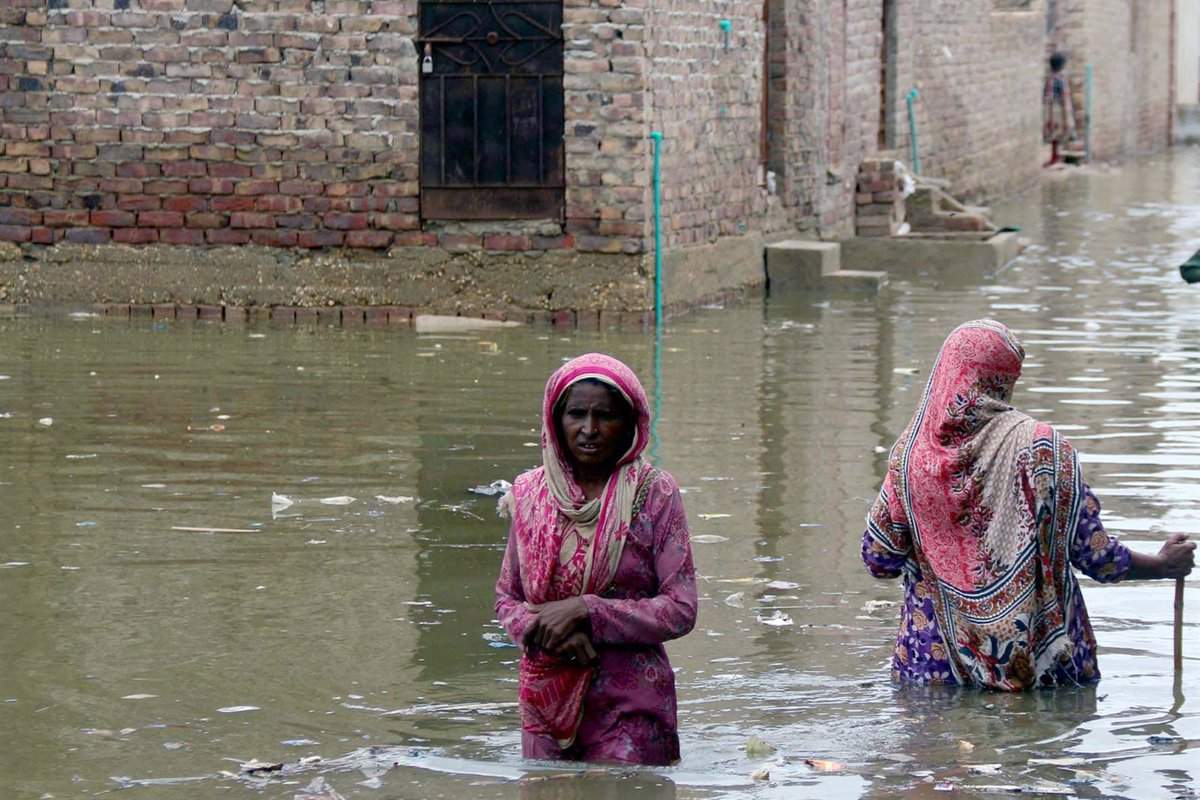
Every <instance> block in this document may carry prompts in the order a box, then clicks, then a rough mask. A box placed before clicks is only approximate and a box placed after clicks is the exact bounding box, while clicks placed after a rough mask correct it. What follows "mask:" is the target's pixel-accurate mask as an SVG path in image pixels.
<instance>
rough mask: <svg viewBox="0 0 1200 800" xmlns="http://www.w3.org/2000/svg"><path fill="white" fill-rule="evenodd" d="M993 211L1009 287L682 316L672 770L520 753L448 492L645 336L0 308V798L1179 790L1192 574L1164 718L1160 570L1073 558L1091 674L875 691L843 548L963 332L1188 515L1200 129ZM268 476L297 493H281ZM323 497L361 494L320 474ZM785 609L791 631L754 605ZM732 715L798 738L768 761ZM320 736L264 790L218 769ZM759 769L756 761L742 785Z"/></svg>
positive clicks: (878, 655) (1194, 430)
mask: <svg viewBox="0 0 1200 800" xmlns="http://www.w3.org/2000/svg"><path fill="white" fill-rule="evenodd" d="M998 215H999V216H1000V218H1001V220H1002V221H1003V222H1008V223H1016V224H1020V225H1022V226H1023V227H1024V229H1025V232H1026V234H1027V235H1029V236H1030V237H1031V238H1032V239H1034V240H1035V241H1036V242H1038V243H1039V244H1038V245H1037V246H1035V247H1034V248H1032V249H1031V250H1029V251H1028V252H1027V253H1026V254H1025V255H1024V256H1023V257H1022V258H1021V259H1020V261H1019V262H1018V263H1017V264H1015V265H1014V266H1013V267H1012V268H1010V269H1008V270H1007V271H1005V272H1004V273H1002V274H1001V275H998V276H995V277H993V278H989V279H985V280H983V281H977V280H967V281H963V280H943V279H939V278H937V277H936V276H930V275H924V276H921V275H916V276H913V277H911V278H909V279H900V280H896V281H894V282H893V285H892V288H891V290H890V291H889V292H888V293H887V294H886V295H885V296H883V297H881V298H880V299H878V300H865V299H857V300H856V299H826V298H822V297H819V296H812V295H809V296H799V295H797V296H791V297H772V298H770V299H769V300H768V301H766V302H760V301H749V302H746V303H744V304H742V305H739V306H737V307H735V308H731V309H725V310H706V311H702V312H699V313H696V314H693V315H691V316H689V317H687V318H685V319H682V320H680V321H678V322H675V323H673V324H672V325H671V326H670V329H669V331H668V332H667V334H666V336H665V338H664V340H663V343H662V349H661V351H660V352H659V356H660V358H661V380H660V382H659V384H658V391H657V392H656V394H657V395H658V397H659V400H658V403H659V407H658V414H659V422H658V433H659V437H660V444H659V446H658V448H657V454H658V456H659V458H660V462H661V463H662V464H663V465H664V466H666V467H667V468H669V469H670V470H671V471H673V472H674V473H675V475H676V476H677V477H678V479H679V481H680V483H681V485H682V486H684V487H686V492H687V493H686V496H685V500H686V502H687V505H688V510H689V513H690V515H691V520H692V523H693V534H694V535H695V536H696V544H695V550H696V556H697V561H698V566H699V569H700V571H701V573H702V574H703V580H702V584H701V591H702V603H701V612H700V613H701V616H700V622H699V624H698V626H697V629H696V631H695V632H694V633H693V634H692V635H691V636H689V637H687V638H686V639H684V640H682V641H680V642H677V643H674V644H673V645H672V646H671V647H670V652H671V656H672V659H673V661H674V663H675V665H676V667H677V669H678V673H679V674H678V681H679V686H680V701H681V719H680V723H681V729H682V730H681V732H682V739H683V750H684V759H683V763H682V764H681V765H680V766H679V767H678V768H676V769H673V770H663V771H659V772H657V773H641V774H632V775H630V774H621V773H613V772H609V773H600V774H586V775H577V774H572V773H569V772H568V773H566V774H563V773H556V772H547V771H544V770H539V769H538V768H537V767H535V766H530V765H524V764H522V762H521V761H520V758H519V743H518V734H517V727H518V722H517V717H516V712H515V705H514V699H515V689H516V687H515V670H514V666H515V658H516V652H515V650H514V649H512V648H511V647H507V646H504V640H503V636H502V634H501V632H500V629H499V628H498V627H497V625H496V624H495V623H494V622H493V621H492V592H491V586H492V582H493V579H494V576H495V573H496V569H497V566H498V562H499V558H500V554H501V547H502V542H503V538H504V535H505V529H504V527H503V525H502V523H501V522H500V521H499V520H497V519H496V517H495V515H494V513H493V505H494V503H493V501H492V500H490V499H487V498H481V497H478V496H476V495H472V494H469V493H467V492H466V489H467V487H470V486H474V485H476V484H481V483H488V482H490V481H492V480H494V479H496V478H511V477H512V476H513V475H514V474H516V473H517V472H519V471H520V470H522V469H524V468H526V467H529V466H532V465H533V464H534V463H535V461H536V459H537V458H538V450H537V449H536V448H535V447H534V446H533V445H534V443H535V441H536V433H535V426H536V425H537V410H538V404H539V399H540V392H541V387H542V384H543V382H544V380H545V377H546V375H547V374H548V373H549V372H550V371H551V370H552V369H553V368H554V367H555V366H556V365H558V364H559V363H561V361H562V360H563V359H564V358H567V357H569V356H573V355H576V354H578V353H580V352H583V351H587V350H594V349H601V350H606V351H609V352H612V353H614V354H616V355H618V356H620V357H622V358H624V359H626V360H627V361H629V362H630V363H631V364H632V365H634V366H635V368H636V369H638V371H639V372H640V374H641V375H642V376H643V378H644V379H645V381H646V383H647V385H648V386H652V385H653V384H654V383H655V343H654V341H653V337H644V336H641V335H637V334H630V333H586V332H579V333H575V334H571V335H561V334H559V333H548V332H546V331H516V332H503V333H501V334H498V335H491V334H489V335H483V336H477V335H468V336H446V337H432V336H416V335H414V334H412V333H410V332H395V331H370V330H312V329H309V330H279V329H274V328H261V329H258V328H245V329H242V328H234V327H220V326H214V325H207V324H198V323H193V324H174V323H173V324H154V323H151V322H149V321H145V322H139V321H134V322H132V323H116V322H112V321H107V320H98V319H88V318H79V319H71V320H67V319H63V318H59V319H54V320H46V319H6V320H0V336H2V337H3V338H2V340H0V341H3V344H4V346H3V349H2V352H0V375H3V376H4V378H3V380H0V414H3V417H0V503H3V508H4V512H3V515H2V516H0V526H2V535H0V565H4V567H3V568H0V603H2V607H3V609H4V614H3V621H0V653H2V659H3V661H2V663H0V735H2V738H3V747H2V748H0V749H2V755H0V786H3V787H5V789H4V790H3V791H2V792H0V794H2V795H3V796H4V797H20V798H24V797H29V798H41V797H55V798H72V797H84V796H95V795H101V794H106V793H110V792H119V793H120V796H122V797H130V798H172V799H173V798H179V799H180V800H184V799H190V798H210V797H218V796H219V797H233V798H238V797H267V798H292V797H293V796H297V795H298V796H305V792H304V789H305V787H311V788H312V789H313V790H314V791H313V792H310V793H309V795H315V793H316V789H317V786H319V784H320V783H321V782H323V783H324V785H325V786H326V787H332V789H333V790H334V791H336V792H338V793H340V795H342V796H344V797H346V798H351V797H355V798H369V797H380V798H426V797H453V798H459V797H497V798H517V797H520V798H524V799H526V800H532V799H534V798H536V799H537V800H551V799H553V800H563V799H565V798H580V799H581V800H585V799H597V800H598V799H599V798H618V797H620V798H625V797H646V798H655V800H659V799H661V798H674V797H680V798H692V797H697V798H699V797H704V798H707V797H730V798H783V797H787V798H852V797H889V796H896V795H898V794H900V793H901V792H905V791H906V792H908V793H909V796H913V797H930V798H933V797H947V796H954V795H947V794H943V793H941V792H937V791H935V785H936V784H938V783H943V782H953V781H960V782H961V783H962V784H963V785H993V786H994V785H1000V784H1009V785H1011V784H1020V785H1029V784H1034V783H1046V782H1050V783H1053V784H1055V785H1056V786H1058V787H1059V788H1060V789H1062V790H1063V791H1070V792H1072V793H1074V794H1076V795H1078V796H1081V797H1100V796H1107V797H1137V798H1167V797H1174V796H1177V795H1180V794H1184V793H1186V792H1188V791H1189V787H1194V785H1195V781H1196V779H1197V772H1198V770H1200V767H1197V764H1200V761H1198V760H1197V759H1198V758H1200V637H1197V636H1196V631H1197V629H1198V627H1200V625H1198V623H1197V622H1196V620H1197V619H1200V600H1197V599H1195V598H1196V588H1195V587H1196V586H1197V585H1198V584H1200V580H1196V579H1193V580H1192V581H1191V585H1192V586H1193V589H1192V591H1191V597H1190V598H1189V602H1188V613H1187V618H1188V619H1189V620H1190V622H1189V624H1188V628H1187V631H1186V636H1187V645H1186V647H1185V649H1186V650H1187V651H1188V653H1189V658H1188V661H1187V663H1186V666H1185V673H1184V676H1183V682H1182V694H1183V695H1184V696H1185V697H1186V698H1187V700H1186V701H1185V702H1184V703H1183V704H1182V706H1179V705H1178V704H1177V703H1176V697H1175V692H1174V691H1173V686H1172V667H1171V599H1172V591H1171V586H1170V585H1169V584H1167V583H1159V584H1130V585H1125V586H1117V587H1105V588H1101V587H1100V586H1098V585H1096V584H1094V583H1091V582H1086V585H1085V595H1086V598H1087V602H1088V606H1089V608H1090V610H1091V613H1092V619H1093V622H1094V624H1095V626H1096V629H1097V636H1098V638H1099V640H1100V643H1101V666H1102V669H1103V671H1104V674H1105V678H1104V680H1103V681H1102V682H1101V683H1100V685H1099V687H1098V688H1095V689H1087V690H1078V691H1071V690H1060V691H1058V692H1055V693H1053V694H1047V693H1036V694H1029V695H1025V696H997V695H994V694H979V693H975V692H956V691H942V692H927V691H911V690H904V691H899V690H896V689H894V688H893V687H892V686H891V685H890V684H889V682H888V677H887V667H886V664H887V661H888V658H889V655H890V642H891V638H892V636H893V633H894V629H895V626H896V619H895V613H896V609H894V608H887V609H876V608H875V606H874V605H872V606H868V605H867V604H868V603H869V602H870V601H879V600H897V599H899V597H900V588H899V586H898V585H897V584H895V583H888V582H878V581H874V580H872V579H871V578H870V577H869V576H868V575H867V573H866V572H865V571H864V570H863V568H862V567H861V565H860V562H859V557H858V551H859V537H860V533H861V530H862V518H863V514H864V512H865V509H866V507H867V505H868V504H869V502H870V500H871V499H872V497H873V495H874V492H875V490H876V488H877V485H878V482H879V479H880V477H881V475H882V472H883V469H884V459H885V455H884V454H883V453H882V452H881V449H882V448H886V447H888V446H889V445H890V444H891V443H892V440H893V439H894V437H895V435H896V434H897V432H898V431H899V430H900V428H901V427H902V426H903V424H904V423H905V422H906V421H907V418H908V416H909V414H910V412H911V410H912V407H913V405H914V403H915V402H916V399H917V397H918V395H919V393H920V391H921V388H922V385H923V381H924V375H925V370H926V368H927V365H928V363H929V361H930V359H931V358H932V357H933V355H934V354H935V352H936V349H937V347H938V345H939V344H940V342H941V340H942V338H943V337H944V336H945V334H946V332H947V331H949V330H950V329H951V328H952V327H954V325H956V324H957V323H958V322H961V321H963V320H965V319H970V318H973V317H977V316H983V315H992V316H996V317H998V318H1000V319H1003V320H1004V321H1006V322H1007V323H1009V324H1010V325H1012V326H1013V327H1014V328H1016V329H1017V330H1018V331H1019V332H1020V333H1021V335H1022V336H1023V338H1024V341H1025V344H1026V347H1027V349H1028V351H1029V354H1030V357H1029V359H1028V369H1027V372H1026V378H1025V379H1024V381H1023V383H1022V384H1021V386H1020V387H1019V388H1018V397H1017V402H1018V403H1020V404H1021V405H1022V406H1023V407H1024V408H1026V409H1027V410H1029V411H1031V412H1033V413H1035V414H1038V415H1040V416H1042V417H1044V418H1046V419H1048V420H1050V421H1052V422H1054V423H1056V424H1058V425H1059V426H1060V427H1061V428H1062V429H1063V430H1065V431H1067V432H1068V433H1069V435H1070V436H1072V438H1073V440H1074V441H1075V443H1076V444H1077V445H1078V447H1079V448H1080V449H1081V450H1082V451H1083V453H1084V455H1085V468H1086V476H1087V479H1088V480H1089V482H1090V483H1091V484H1092V485H1093V487H1094V488H1095V489H1096V491H1097V493H1098V494H1099V495H1100V497H1101V499H1102V500H1104V501H1105V505H1106V512H1105V519H1106V521H1107V524H1108V525H1109V527H1110V528H1111V529H1112V530H1114V531H1117V532H1120V533H1122V534H1123V536H1124V537H1125V538H1126V539H1127V540H1128V541H1130V542H1132V543H1133V544H1134V545H1135V546H1136V547H1139V548H1141V549H1147V550H1153V549H1156V547H1157V545H1156V544H1155V540H1156V539H1158V538H1160V537H1161V534H1157V533H1153V532H1151V531H1150V528H1151V526H1152V525H1153V524H1155V523H1162V524H1164V525H1165V526H1166V527H1167V528H1168V529H1170V530H1179V531H1188V532H1197V533H1200V489H1197V488H1196V487H1197V486H1200V482H1198V481H1197V479H1198V478H1200V311H1197V309H1200V288H1188V287H1186V286H1185V285H1184V284H1182V283H1181V282H1180V280H1179V278H1178V273H1177V272H1176V270H1175V265H1176V264H1177V263H1178V262H1179V261H1180V260H1181V259H1182V258H1183V257H1184V256H1186V255H1187V254H1188V253H1190V251H1191V249H1192V248H1193V247H1195V246H1196V245H1198V244H1200V153H1197V152H1196V151H1178V152H1176V153H1175V154H1173V155H1171V156H1164V157H1160V158H1158V159H1156V160H1153V161H1150V162H1144V163H1141V164H1138V165H1135V166H1128V167H1125V168H1123V169H1118V170H1113V171H1108V172H1096V173H1093V174H1090V175H1088V174H1075V175H1071V176H1067V177H1063V178H1059V179H1055V180H1053V181H1051V182H1048V183H1046V185H1045V186H1044V187H1043V188H1042V190H1041V194H1040V198H1038V197H1035V198H1032V201H1030V200H1029V199H1027V200H1026V201H1024V202H1022V203H1014V204H1011V205H1010V206H1008V207H1006V208H1003V209H1001V210H999V211H998ZM42 419H50V420H52V422H51V424H49V425H46V424H42V423H40V422H39V420H42ZM272 493H279V494H281V495H286V496H288V497H289V498H291V499H293V500H295V501H296V502H295V504H294V505H292V506H290V507H287V508H283V509H278V510H276V511H274V513H273V510H272ZM339 497H352V498H354V500H353V502H350V503H349V504H344V505H337V504H324V503H322V502H321V500H322V499H325V500H329V499H331V498H339ZM187 527H192V528H198V527H199V528H203V527H209V528H213V527H215V528H228V529H237V530H241V531H245V532H241V533H203V532H196V531H187V530H177V529H178V528H187ZM868 608H870V609H873V610H868ZM777 610H781V611H783V612H784V613H786V614H788V615H790V617H791V618H792V619H793V620H794V624H793V625H791V626H782V627H773V626H769V625H765V624H763V623H762V622H760V621H759V619H760V618H766V617H768V616H770V615H772V614H773V613H774V612H775V611H777ZM751 734H754V735H757V736H759V737H760V738H762V739H764V740H766V741H768V742H770V743H772V744H774V745H775V746H777V747H778V748H779V753H778V754H777V755H775V756H772V757H770V758H767V759H765V760H764V759H749V758H747V757H746V755H745V753H744V752H743V751H742V750H740V749H739V748H740V747H742V746H743V745H744V743H745V742H746V739H747V737H748V736H750V735H751ZM1152 736H1155V737H1167V738H1166V739H1155V740H1154V741H1153V742H1152V741H1151V739H1150V737H1152ZM962 742H967V743H970V745H973V749H968V748H969V746H968V745H963V744H960V743H962ZM1164 742H1165V743H1164ZM372 748H375V749H372ZM314 755H317V756H321V757H322V758H323V759H324V761H323V762H321V763H318V764H312V765H306V766H304V767H302V768H298V769H295V770H294V771H291V770H290V768H289V774H287V775H285V776H283V777H276V778H274V779H272V780H269V781H262V782H256V781H253V780H245V779H238V778H236V777H233V776H229V775H225V776H223V775H222V774H221V771H222V770H225V771H229V772H230V773H237V771H238V763H239V762H241V761H245V760H248V759H251V758H257V759H260V760H263V761H284V760H286V761H289V762H293V763H294V762H297V761H298V760H300V759H302V758H305V757H308V756H314ZM805 758H820V759H832V760H836V761H838V762H842V763H843V764H844V765H845V766H844V768H843V769H841V770H839V771H834V772H822V771H819V770H816V769H814V768H812V767H811V766H809V765H807V764H806V763H805V762H804V759H805ZM1030 759H1067V761H1064V762H1062V765H1053V764H1037V763H1032V764H1031V762H1030ZM397 762H399V764H400V766H396V767H392V765H393V764H396V763H397ZM763 763H766V764H767V765H768V766H769V768H770V772H771V777H772V782H771V783H769V784H765V785H763V784H758V785H755V784H752V783H751V782H750V780H749V775H750V773H751V772H752V771H753V770H754V769H756V768H757V767H758V766H760V765H762V764H763ZM970 765H998V766H994V767H985V769H984V772H985V773H989V772H994V773H995V774H976V773H972V772H971V771H970ZM1066 765H1069V766H1066ZM389 767H391V768H389ZM522 774H527V775H532V776H534V777H535V778H538V779H536V780H529V779H527V780H525V781H522V782H518V781H517V780H516V778H518V777H520V776H521V775H522ZM318 779H319V781H318ZM314 781H318V784H317V785H314V784H313V782H314ZM320 796H325V797H333V796H334V795H333V794H330V793H328V792H327V793H326V794H325V795H320ZM956 796H971V793H969V792H966V791H964V790H960V791H959V792H958V794H957V795H956Z"/></svg>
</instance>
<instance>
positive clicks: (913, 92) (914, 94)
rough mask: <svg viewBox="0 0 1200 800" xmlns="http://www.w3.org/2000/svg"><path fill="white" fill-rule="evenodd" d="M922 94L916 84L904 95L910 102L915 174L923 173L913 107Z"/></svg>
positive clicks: (910, 130) (909, 136)
mask: <svg viewBox="0 0 1200 800" xmlns="http://www.w3.org/2000/svg"><path fill="white" fill-rule="evenodd" d="M920 96H921V93H920V92H918V91H917V87H915V86H914V87H913V88H911V89H909V90H908V94H906V95H904V101H905V102H906V103H907V104H908V149H909V153H910V154H911V160H912V171H913V174H914V175H920V174H921V153H920V151H919V150H918V149H917V112H916V111H915V110H914V109H913V103H915V102H916V100H917V98H918V97H920Z"/></svg>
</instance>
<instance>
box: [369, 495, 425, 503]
mask: <svg viewBox="0 0 1200 800" xmlns="http://www.w3.org/2000/svg"><path fill="white" fill-rule="evenodd" d="M375 499H376V500H378V501H379V502H381V503H391V504H392V505H394V506H395V505H399V504H401V503H411V502H412V501H413V500H416V499H417V498H415V497H409V496H408V495H406V494H398V495H387V494H377V495H375Z"/></svg>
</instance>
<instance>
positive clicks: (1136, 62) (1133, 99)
mask: <svg viewBox="0 0 1200 800" xmlns="http://www.w3.org/2000/svg"><path fill="white" fill-rule="evenodd" d="M1171 5H1172V4H1171V2H1169V1H1168V0H1162V1H1161V2H1153V3H1150V2H1145V0H1057V5H1056V14H1055V18H1054V19H1053V20H1052V22H1053V30H1052V31H1051V32H1050V40H1051V46H1052V48H1053V49H1058V50H1061V51H1063V52H1064V53H1066V55H1067V57H1068V59H1069V61H1068V64H1067V72H1068V74H1069V75H1070V76H1071V79H1072V83H1073V84H1075V85H1076V86H1080V85H1082V82H1083V77H1084V73H1085V70H1086V68H1087V65H1088V64H1089V63H1090V64H1091V65H1092V68H1093V86H1092V96H1093V103H1094V105H1093V109H1092V125H1091V145H1092V156H1093V157H1094V158H1097V159H1115V158H1122V157H1126V156H1131V155H1135V154H1138V153H1145V152H1150V151H1153V150H1157V149H1160V148H1162V147H1165V146H1166V145H1167V144H1168V142H1167V139H1168V129H1169V127H1170V119H1171V115H1172V114H1173V113H1174V109H1172V108H1171V73H1170V71H1171V53H1172V50H1171V25H1172V20H1171ZM1077 117H1078V118H1079V119H1080V120H1081V122H1082V121H1083V120H1084V118H1085V113H1084V109H1083V108H1082V104H1081V108H1080V109H1079V110H1078V112H1077ZM1082 133H1083V132H1082V131H1080V135H1081V136H1082Z"/></svg>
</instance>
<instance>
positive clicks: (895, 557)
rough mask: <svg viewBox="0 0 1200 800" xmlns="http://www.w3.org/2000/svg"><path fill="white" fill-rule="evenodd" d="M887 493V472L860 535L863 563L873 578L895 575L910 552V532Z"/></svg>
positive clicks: (901, 568) (890, 492)
mask: <svg viewBox="0 0 1200 800" xmlns="http://www.w3.org/2000/svg"><path fill="white" fill-rule="evenodd" d="M891 497H892V476H891V473H890V472H889V473H888V476H887V477H886V478H884V480H883V486H882V487H881V488H880V489H879V496H878V497H876V498H875V503H874V504H873V505H872V506H871V510H870V511H869V512H868V513H867V529H866V530H865V531H863V538H862V560H863V563H864V564H866V565H867V570H869V571H870V573H871V574H872V575H874V576H875V577H876V578H896V577H899V576H900V573H901V572H902V571H903V569H904V562H906V561H907V560H908V555H909V553H911V552H912V534H911V533H910V531H909V529H908V525H907V524H906V523H904V522H903V521H899V520H897V519H895V518H894V515H893V514H892V511H891V505H892V504H891Z"/></svg>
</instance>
